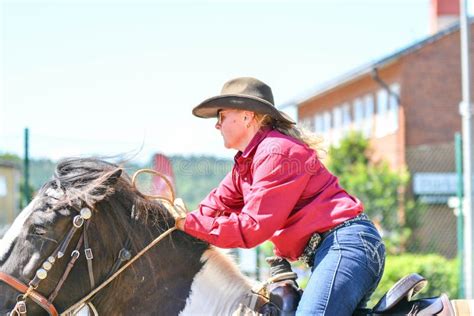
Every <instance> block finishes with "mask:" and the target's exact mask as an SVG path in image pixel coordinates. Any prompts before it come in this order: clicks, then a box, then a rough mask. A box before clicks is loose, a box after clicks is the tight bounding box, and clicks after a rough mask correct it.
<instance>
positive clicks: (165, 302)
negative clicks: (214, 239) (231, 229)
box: [0, 159, 252, 315]
mask: <svg viewBox="0 0 474 316" xmlns="http://www.w3.org/2000/svg"><path fill="white" fill-rule="evenodd" d="M84 209H85V210H87V209H90V210H91V211H92V212H91V214H88V215H86V216H82V217H83V218H82V217H81V210H84ZM86 213H87V212H86ZM73 221H74V222H75V224H74V225H76V226H79V227H75V226H74V225H73ZM173 226H174V218H173V216H172V215H171V214H170V212H169V211H168V209H167V208H166V207H164V204H162V203H159V202H156V201H150V200H149V199H147V198H145V197H144V196H143V195H142V194H141V193H140V192H138V191H137V190H136V189H135V188H134V186H132V183H131V180H130V178H129V177H128V176H127V175H125V174H124V173H122V170H121V169H119V168H118V167H117V166H116V165H113V164H110V163H107V162H104V161H101V160H97V159H68V160H64V161H62V162H60V163H59V164H58V166H57V169H56V172H55V175H54V177H53V179H52V180H51V181H50V182H48V183H46V184H45V185H44V186H43V187H42V189H41V190H40V191H39V193H38V195H37V196H36V197H35V199H34V200H33V201H32V202H31V203H30V204H29V205H28V206H27V207H26V208H25V209H24V210H23V211H22V212H21V214H20V215H19V216H18V217H17V218H16V219H15V221H14V223H13V225H12V226H11V228H10V229H9V230H8V231H7V233H6V234H5V236H4V237H3V239H2V240H1V241H0V273H1V274H2V275H4V276H5V278H8V277H9V276H11V277H13V278H14V279H15V280H16V281H18V282H19V283H22V284H23V285H25V286H27V287H29V285H30V284H31V282H32V280H34V279H36V282H34V285H35V286H37V288H35V289H34V293H35V294H36V293H37V294H39V295H40V296H42V297H43V298H45V299H48V298H51V294H52V293H54V292H56V293H57V295H55V298H54V300H53V301H52V302H49V303H50V304H49V305H48V304H43V305H46V306H43V307H41V306H40V305H41V304H37V303H35V302H34V298H35V297H34V296H31V295H30V296H27V297H26V300H25V302H24V303H25V304H24V305H25V306H26V309H27V312H28V313H29V314H33V315H41V314H47V313H48V311H47V309H48V307H51V306H53V307H54V309H55V310H56V311H57V312H58V313H62V312H64V311H65V310H67V309H68V308H69V307H71V306H73V305H74V304H75V303H77V302H78V301H80V300H81V299H82V298H83V297H85V296H87V294H88V293H90V292H91V291H92V287H93V286H94V287H96V286H97V284H100V282H101V281H103V280H106V279H107V277H108V276H110V274H111V273H113V272H114V271H116V270H117V267H118V266H119V265H118V264H117V261H119V263H121V262H120V260H119V259H118V258H119V257H120V256H119V253H121V251H122V253H123V252H126V253H130V254H131V255H132V256H133V255H135V254H136V253H138V252H139V251H140V250H142V249H143V248H145V247H146V246H147V245H148V244H150V243H151V242H152V241H153V240H154V239H155V238H156V237H158V236H160V235H161V234H163V233H164V232H165V231H166V230H167V229H168V228H170V227H173ZM74 227H75V228H74ZM84 231H86V233H84ZM69 235H72V237H68V236H69ZM68 238H69V239H70V240H68V241H65V240H66V239H68ZM85 239H87V241H88V242H87V247H86V246H84V240H85ZM60 248H63V249H61V251H59V250H58V249H60ZM76 248H77V250H78V252H79V253H80V255H79V256H78V258H77V262H75V263H74V266H73V268H72V269H71V272H70V273H69V274H68V275H66V277H65V279H64V276H65V271H66V270H67V266H68V265H69V264H70V262H71V258H75V255H74V254H77V252H76V253H75V252H74V251H75V250H76ZM84 249H90V250H88V256H85V255H84ZM58 251H59V252H61V254H63V253H64V255H63V256H58ZM71 254H72V255H73V257H71ZM50 257H52V259H51V258H50ZM86 257H89V258H90V257H93V258H92V259H91V260H89V261H90V262H88V260H87V259H86ZM50 261H52V262H53V263H52V266H51V267H50V266H49V264H46V268H48V269H45V268H43V266H44V265H45V263H48V262H49V263H51V262H50ZM89 266H90V267H89ZM38 271H40V272H38ZM38 274H39V277H41V279H40V281H38V276H37V275H38ZM90 274H92V276H90ZM61 279H64V280H63V283H61ZM12 282H13V281H12ZM91 283H92V284H91ZM58 285H59V288H58ZM251 286H252V283H251V281H250V280H248V279H246V278H245V277H244V276H243V275H242V274H241V273H240V272H239V270H238V269H237V266H236V265H235V264H234V263H233V262H232V261H231V260H230V259H229V258H228V257H227V256H226V255H224V254H222V253H221V252H220V251H219V250H217V249H216V248H214V247H212V246H210V245H209V244H207V243H205V242H202V241H200V240H197V239H195V238H192V237H190V236H188V235H186V234H184V233H182V232H180V231H173V232H172V233H170V234H169V235H168V236H166V237H165V238H163V240H162V241H161V242H160V243H159V244H157V245H156V246H154V247H153V248H151V249H150V250H149V251H147V252H146V253H145V254H144V255H143V256H142V257H141V258H139V259H138V260H136V261H135V262H134V263H133V264H132V265H131V266H130V267H129V268H127V269H126V270H124V271H123V272H122V273H121V274H120V275H118V276H117V277H116V278H115V279H114V280H113V281H112V282H111V283H110V284H108V285H107V286H106V287H104V288H103V289H101V290H100V291H99V292H97V293H96V294H95V295H94V296H93V297H92V298H91V299H90V302H91V303H92V304H93V307H94V308H95V309H96V311H97V312H98V313H99V314H104V315H128V314H133V315H153V314H155V315H179V314H182V315H230V314H232V313H233V312H234V311H235V310H237V309H238V307H239V305H240V304H241V303H242V302H244V301H245V300H246V297H247V295H248V293H249V291H250V288H251ZM18 296H19V289H18V286H17V287H15V286H12V284H9V282H7V281H5V280H3V282H1V281H0V315H5V314H7V313H9V312H10V311H12V310H13V309H14V308H15V306H16V302H17V297H18ZM20 300H21V297H20ZM49 313H50V314H51V313H52V312H49Z"/></svg>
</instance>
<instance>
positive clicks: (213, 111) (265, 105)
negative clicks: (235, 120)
mask: <svg viewBox="0 0 474 316" xmlns="http://www.w3.org/2000/svg"><path fill="white" fill-rule="evenodd" d="M223 109H240V110H246V111H252V112H256V113H261V114H268V115H270V116H271V117H272V118H273V119H275V120H277V121H282V122H285V123H289V124H296V123H295V122H294V121H293V120H292V119H291V117H289V116H288V114H286V113H284V112H282V111H279V110H277V108H275V105H274V104H273V93H272V89H271V88H270V87H269V86H268V85H266V84H265V83H263V82H261V81H260V80H258V79H255V78H251V77H242V78H235V79H232V80H229V81H227V82H226V83H225V84H224V87H222V90H221V94H220V95H218V96H215V97H212V98H209V99H207V100H204V101H203V102H201V104H199V105H198V106H196V107H195V108H194V109H193V114H194V115H195V116H197V117H202V118H210V117H217V114H218V112H219V111H220V110H223Z"/></svg>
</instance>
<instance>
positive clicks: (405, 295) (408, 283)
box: [354, 273, 455, 316]
mask: <svg viewBox="0 0 474 316" xmlns="http://www.w3.org/2000/svg"><path fill="white" fill-rule="evenodd" d="M427 284H428V281H427V280H426V279H425V278H424V277H422V276H421V275H419V274H417V273H412V274H410V275H407V276H406V277H404V278H402V279H400V280H399V281H398V282H397V283H395V284H394V285H393V286H392V287H391V288H390V290H389V291H388V292H387V293H385V295H384V296H382V298H381V299H380V300H379V302H378V303H377V304H375V306H374V307H373V308H372V309H360V310H357V311H356V312H355V313H354V315H357V316H361V315H371V316H377V315H440V316H454V315H455V313H454V309H453V307H452V305H451V302H450V301H449V298H448V296H447V295H446V294H444V293H443V294H441V295H440V296H437V297H430V298H421V299H416V300H414V299H413V297H414V296H415V295H417V294H418V293H419V292H420V291H421V290H422V289H423V288H424V287H425V286H426V285H427Z"/></svg>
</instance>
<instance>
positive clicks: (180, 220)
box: [174, 217, 186, 232]
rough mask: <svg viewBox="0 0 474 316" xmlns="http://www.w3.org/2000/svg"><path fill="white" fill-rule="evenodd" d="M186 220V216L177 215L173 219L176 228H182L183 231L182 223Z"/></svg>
mask: <svg viewBox="0 0 474 316" xmlns="http://www.w3.org/2000/svg"><path fill="white" fill-rule="evenodd" d="M185 222H186V217H178V218H176V220H175V224H174V225H175V226H176V228H177V229H178V230H182V231H183V232H184V224H185Z"/></svg>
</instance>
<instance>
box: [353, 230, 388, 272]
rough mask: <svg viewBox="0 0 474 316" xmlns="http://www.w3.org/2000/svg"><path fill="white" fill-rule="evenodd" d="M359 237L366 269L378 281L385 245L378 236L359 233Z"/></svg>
mask: <svg viewBox="0 0 474 316" xmlns="http://www.w3.org/2000/svg"><path fill="white" fill-rule="evenodd" d="M359 237H360V240H361V242H362V245H363V246H364V250H365V257H366V259H367V267H368V268H369V269H370V270H371V271H372V272H373V273H374V277H375V278H376V279H380V278H381V277H382V275H381V274H382V272H383V268H384V266H385V245H384V244H383V242H382V239H381V238H380V236H377V235H374V234H371V233H366V232H359Z"/></svg>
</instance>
